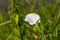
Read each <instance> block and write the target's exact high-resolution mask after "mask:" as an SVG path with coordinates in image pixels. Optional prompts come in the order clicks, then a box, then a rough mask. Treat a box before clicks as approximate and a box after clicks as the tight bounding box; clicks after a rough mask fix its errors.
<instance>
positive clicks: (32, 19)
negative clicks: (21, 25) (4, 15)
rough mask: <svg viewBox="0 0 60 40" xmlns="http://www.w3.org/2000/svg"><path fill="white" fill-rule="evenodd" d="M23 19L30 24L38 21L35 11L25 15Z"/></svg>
mask: <svg viewBox="0 0 60 40" xmlns="http://www.w3.org/2000/svg"><path fill="white" fill-rule="evenodd" d="M25 21H26V22H28V23H29V24H30V25H34V24H36V22H38V23H40V17H39V15H37V14H36V13H30V14H28V15H26V17H25Z"/></svg>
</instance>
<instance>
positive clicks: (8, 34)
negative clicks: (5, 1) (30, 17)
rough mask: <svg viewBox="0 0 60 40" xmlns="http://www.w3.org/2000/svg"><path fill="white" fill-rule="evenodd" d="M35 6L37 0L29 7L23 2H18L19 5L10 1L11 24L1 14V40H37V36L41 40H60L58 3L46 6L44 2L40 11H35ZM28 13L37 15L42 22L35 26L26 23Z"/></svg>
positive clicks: (12, 0)
mask: <svg viewBox="0 0 60 40" xmlns="http://www.w3.org/2000/svg"><path fill="white" fill-rule="evenodd" d="M27 3H28V4H29V3H30V1H29V0H27ZM35 4H36V0H35V1H34V3H33V4H32V5H31V4H29V6H28V7H27V6H25V5H24V3H23V2H22V0H18V3H16V2H15V1H14V0H11V1H10V6H9V8H8V12H9V15H10V20H9V21H11V22H8V21H7V20H6V18H5V17H3V15H2V13H1V14H0V40H36V38H35V35H36V36H38V39H39V40H60V10H58V9H59V5H58V3H57V2H55V3H54V4H49V3H48V4H46V5H45V6H44V2H42V5H41V7H39V9H35V6H36V5H35ZM39 5H40V4H39ZM22 10H23V11H22ZM28 13H37V14H38V15H39V16H40V21H41V22H40V23H39V24H38V23H36V24H35V25H33V26H31V25H29V24H28V23H26V22H25V21H24V19H25V16H26V15H27V14H28ZM6 22H8V23H6ZM3 23H4V24H3ZM1 24H2V25H1ZM33 29H34V30H33ZM46 35H48V36H46Z"/></svg>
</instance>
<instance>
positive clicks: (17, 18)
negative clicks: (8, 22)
mask: <svg viewBox="0 0 60 40" xmlns="http://www.w3.org/2000/svg"><path fill="white" fill-rule="evenodd" d="M18 20H19V16H18V15H16V17H15V22H16V24H17V25H18Z"/></svg>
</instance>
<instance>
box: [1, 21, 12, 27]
mask: <svg viewBox="0 0 60 40" xmlns="http://www.w3.org/2000/svg"><path fill="white" fill-rule="evenodd" d="M11 22H12V21H11V20H9V21H7V22H4V23H1V24H0V26H2V25H5V24H8V23H11Z"/></svg>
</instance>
